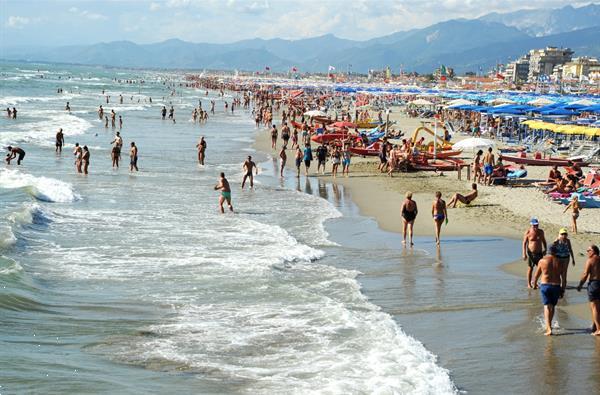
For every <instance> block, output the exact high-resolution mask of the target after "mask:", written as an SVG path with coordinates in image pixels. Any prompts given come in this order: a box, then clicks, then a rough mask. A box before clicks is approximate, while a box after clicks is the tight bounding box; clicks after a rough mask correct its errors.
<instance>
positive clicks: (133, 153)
mask: <svg viewBox="0 0 600 395" xmlns="http://www.w3.org/2000/svg"><path fill="white" fill-rule="evenodd" d="M137 161H138V148H137V146H136V145H135V142H133V141H132V142H131V148H130V149H129V171H133V170H135V171H139V170H138V167H137Z"/></svg>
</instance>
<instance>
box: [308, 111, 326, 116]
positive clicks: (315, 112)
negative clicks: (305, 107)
mask: <svg viewBox="0 0 600 395" xmlns="http://www.w3.org/2000/svg"><path fill="white" fill-rule="evenodd" d="M304 115H306V116H307V117H326V116H327V114H326V113H324V112H323V111H319V110H310V111H307V112H305V113H304Z"/></svg>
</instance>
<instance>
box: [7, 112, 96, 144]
mask: <svg viewBox="0 0 600 395" xmlns="http://www.w3.org/2000/svg"><path fill="white" fill-rule="evenodd" d="M11 128H12V129H16V130H17V131H8V132H0V144H4V145H7V144H16V143H32V144H37V145H41V146H53V143H54V140H55V138H56V132H57V131H58V129H59V128H62V129H63V133H64V135H65V136H76V135H80V134H83V133H85V131H86V130H88V129H90V128H92V124H91V123H90V122H88V121H86V120H85V119H83V118H79V117H77V116H75V115H72V114H69V113H66V112H55V113H54V115H50V116H49V117H48V118H47V119H44V120H42V121H37V122H27V123H22V124H17V125H14V126H11Z"/></svg>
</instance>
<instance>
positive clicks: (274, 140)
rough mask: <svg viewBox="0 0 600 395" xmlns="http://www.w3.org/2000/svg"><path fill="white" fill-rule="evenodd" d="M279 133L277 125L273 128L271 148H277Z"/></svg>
mask: <svg viewBox="0 0 600 395" xmlns="http://www.w3.org/2000/svg"><path fill="white" fill-rule="evenodd" d="M278 134H279V132H277V127H276V126H275V125H273V126H272V127H271V148H272V149H275V147H276V146H277V136H278Z"/></svg>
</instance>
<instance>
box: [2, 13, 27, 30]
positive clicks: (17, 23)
mask: <svg viewBox="0 0 600 395" xmlns="http://www.w3.org/2000/svg"><path fill="white" fill-rule="evenodd" d="M29 22H31V19H29V18H26V17H24V16H9V17H8V20H7V21H6V26H7V27H11V28H13V29H23V27H25V25H28V24H29Z"/></svg>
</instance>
